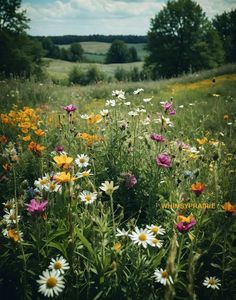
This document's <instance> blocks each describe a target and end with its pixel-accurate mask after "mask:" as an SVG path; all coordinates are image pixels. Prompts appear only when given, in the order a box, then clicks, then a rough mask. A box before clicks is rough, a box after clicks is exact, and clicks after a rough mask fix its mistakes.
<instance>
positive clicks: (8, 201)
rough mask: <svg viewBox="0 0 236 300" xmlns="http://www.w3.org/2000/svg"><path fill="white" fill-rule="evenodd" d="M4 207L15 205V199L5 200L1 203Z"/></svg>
mask: <svg viewBox="0 0 236 300" xmlns="http://www.w3.org/2000/svg"><path fill="white" fill-rule="evenodd" d="M2 204H3V205H4V208H5V209H11V208H15V207H16V201H15V199H11V200H7V202H3V203H2Z"/></svg>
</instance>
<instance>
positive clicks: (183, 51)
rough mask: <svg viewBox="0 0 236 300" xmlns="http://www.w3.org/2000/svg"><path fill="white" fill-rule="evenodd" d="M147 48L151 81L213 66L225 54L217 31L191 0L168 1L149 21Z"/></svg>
mask: <svg viewBox="0 0 236 300" xmlns="http://www.w3.org/2000/svg"><path fill="white" fill-rule="evenodd" d="M147 49H148V50H149V52H150V55H149V56H148V57H147V59H146V68H149V69H150V71H151V73H152V77H153V79H155V78H158V77H161V76H164V77H171V76H177V75H179V74H181V73H187V72H189V71H197V70H201V69H204V68H205V69H207V68H212V67H216V66H218V65H220V64H221V63H222V62H223V54H224V53H223V49H222V45H221V41H220V39H219V36H218V34H217V32H216V30H215V29H214V28H213V26H212V24H211V23H210V21H208V19H207V18H206V16H205V13H204V12H203V11H202V8H201V7H200V5H198V4H197V3H196V2H194V1H192V0H178V1H168V2H167V5H166V6H165V7H164V8H163V9H162V10H161V11H160V12H159V13H158V14H157V15H156V17H155V18H153V19H152V20H151V28H150V30H149V32H148V45H147Z"/></svg>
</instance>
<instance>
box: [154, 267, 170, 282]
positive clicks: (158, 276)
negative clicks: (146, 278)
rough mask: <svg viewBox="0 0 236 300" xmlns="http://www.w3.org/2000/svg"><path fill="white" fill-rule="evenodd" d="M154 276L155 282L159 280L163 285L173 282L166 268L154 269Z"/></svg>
mask: <svg viewBox="0 0 236 300" xmlns="http://www.w3.org/2000/svg"><path fill="white" fill-rule="evenodd" d="M154 278H155V281H156V282H160V283H161V284H163V285H166V284H173V283H174V282H173V279H172V277H171V276H170V275H169V274H168V272H167V271H166V270H163V269H156V270H155V272H154Z"/></svg>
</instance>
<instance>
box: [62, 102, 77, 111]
mask: <svg viewBox="0 0 236 300" xmlns="http://www.w3.org/2000/svg"><path fill="white" fill-rule="evenodd" d="M63 109H64V110H66V111H67V112H68V113H70V112H72V111H75V110H76V109H77V107H76V106H74V105H73V104H70V105H67V106H64V107H63Z"/></svg>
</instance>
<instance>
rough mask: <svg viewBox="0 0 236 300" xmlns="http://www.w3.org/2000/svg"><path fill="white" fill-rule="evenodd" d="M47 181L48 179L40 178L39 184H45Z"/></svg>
mask: <svg viewBox="0 0 236 300" xmlns="http://www.w3.org/2000/svg"><path fill="white" fill-rule="evenodd" d="M47 183H48V180H47V179H41V180H40V184H42V185H43V184H47Z"/></svg>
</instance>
